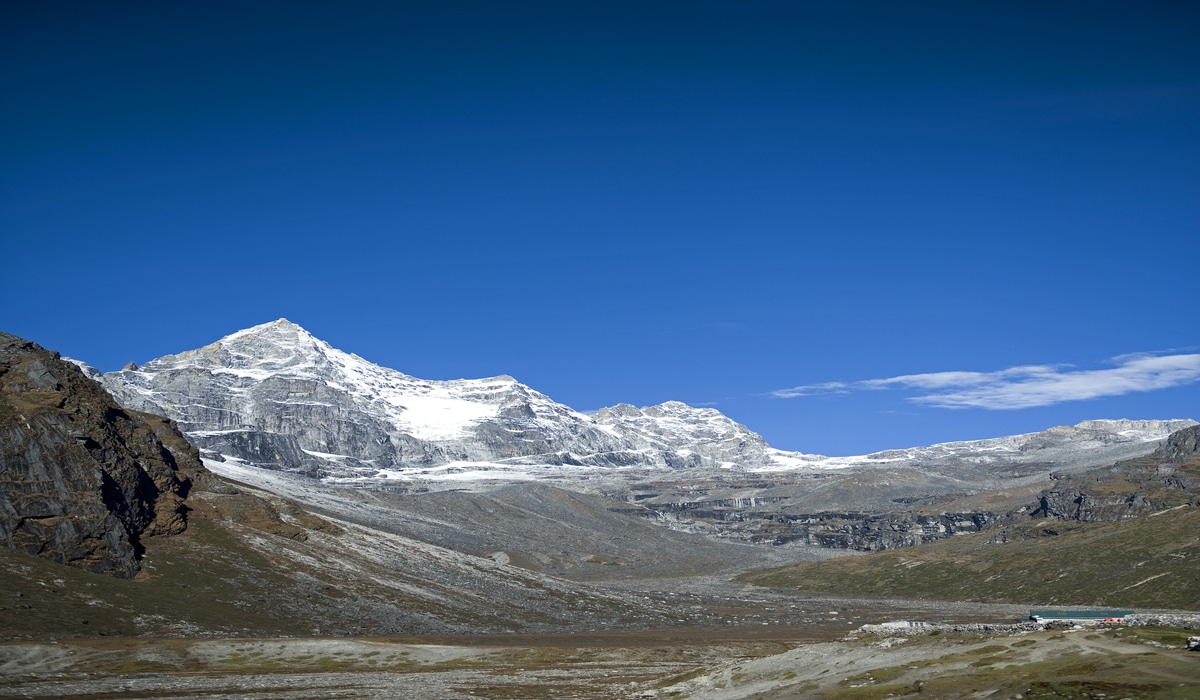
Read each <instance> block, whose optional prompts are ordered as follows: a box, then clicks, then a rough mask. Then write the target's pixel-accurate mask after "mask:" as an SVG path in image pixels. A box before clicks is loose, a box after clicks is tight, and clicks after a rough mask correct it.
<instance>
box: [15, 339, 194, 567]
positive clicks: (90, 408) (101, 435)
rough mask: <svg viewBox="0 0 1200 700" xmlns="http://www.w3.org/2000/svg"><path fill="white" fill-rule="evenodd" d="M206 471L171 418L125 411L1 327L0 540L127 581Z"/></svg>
mask: <svg viewBox="0 0 1200 700" xmlns="http://www.w3.org/2000/svg"><path fill="white" fill-rule="evenodd" d="M212 478H213V477H212V476H211V475H210V474H209V473H208V472H207V470H205V469H204V467H203V466H202V465H201V463H200V460H199V455H198V454H197V452H196V450H195V448H193V447H192V446H191V445H189V444H188V443H187V441H186V440H185V439H184V438H183V436H182V435H180V433H179V431H178V430H177V429H176V428H175V426H174V424H173V423H171V422H170V421H169V420H167V419H164V418H160V417H158V416H152V415H149V414H144V413H139V412H137V411H132V410H126V409H122V408H120V407H119V406H117V404H116V402H115V401H114V400H113V399H112V397H111V396H110V395H109V394H108V393H107V392H106V391H105V390H104V389H103V388H102V387H101V386H100V385H99V384H97V383H96V382H95V381H93V380H91V379H89V378H87V377H86V376H84V374H83V372H82V371H81V370H80V369H79V368H78V367H77V366H75V365H74V364H73V363H71V362H69V361H66V360H63V359H62V358H61V357H60V356H59V355H58V353H55V352H51V351H48V350H45V349H44V348H42V347H40V346H38V345H36V344H35V343H31V342H29V341H26V340H22V339H21V338H18V337H16V336H13V335H9V334H7V333H0V543H3V544H4V545H5V546H7V547H9V548H12V549H17V550H21V551H24V552H28V553H31V554H36V555H38V556H42V557H45V558H47V559H51V560H53V561H56V562H60V563H63V564H69V565H71V566H75V567H78V568H82V569H86V570H89V571H93V572H96V573H102V574H109V575H113V576H119V577H130V576H133V575H134V574H135V573H137V571H138V568H139V561H138V558H139V554H140V548H141V544H140V541H141V539H142V538H143V537H147V536H155V535H171V534H175V533H179V532H182V531H183V530H184V529H185V528H186V527H187V520H186V513H187V509H186V507H185V505H184V499H185V498H186V497H187V494H188V491H189V490H190V489H191V488H193V487H194V486H195V485H197V484H198V483H204V482H206V481H208V480H211V479H212Z"/></svg>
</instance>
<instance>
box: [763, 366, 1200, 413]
mask: <svg viewBox="0 0 1200 700" xmlns="http://www.w3.org/2000/svg"><path fill="white" fill-rule="evenodd" d="M1113 361H1114V362H1116V363H1117V366H1116V367H1112V368H1109V369H1096V370H1071V369H1069V367H1070V366H1069V365H1023V366H1019V367H1009V368H1008V369H1002V370H999V371H996V372H931V373H928V374H906V375H902V376H899V377H890V378H887V379H867V380H863V381H858V382H825V383H822V384H810V385H805V386H797V387H792V388H790V389H780V390H778V391H774V392H771V395H772V396H775V397H777V398H783V399H789V398H797V397H801V396H821V395H829V394H847V393H850V392H852V391H871V390H876V391H878V390H884V389H913V390H917V391H918V392H922V393H920V394H919V395H917V396H911V397H909V398H908V401H910V402H912V403H917V404H922V405H926V406H933V407H936V408H987V409H997V410H1006V409H1018V408H1034V407H1037V406H1050V405H1053V404H1057V403H1063V402H1065V401H1083V400H1086V399H1097V398H1101V397H1105V396H1121V395H1123V394H1130V393H1134V392H1142V391H1156V390H1158V389H1168V388H1171V387H1175V386H1182V385H1184V384H1190V383H1192V382H1196V381H1200V354H1188V355H1146V354H1139V355H1122V356H1121V357H1118V358H1114V359H1113Z"/></svg>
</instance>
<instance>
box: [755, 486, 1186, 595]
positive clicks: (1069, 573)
mask: <svg viewBox="0 0 1200 700" xmlns="http://www.w3.org/2000/svg"><path fill="white" fill-rule="evenodd" d="M1002 532H1004V531H1001V530H988V531H985V532H980V533H974V534H971V535H963V536H959V537H955V538H952V539H949V540H942V541H939V542H932V543H929V544H926V545H921V546H918V547H912V548H906V549H900V550H890V551H884V552H878V553H875V554H870V555H867V556H862V557H849V558H844V559H833V560H828V561H821V562H811V563H805V564H799V565H796V566H791V567H785V568H781V569H773V570H768V571H763V572H757V573H752V574H746V575H744V576H742V577H740V578H739V580H741V581H747V582H751V583H754V584H757V585H760V586H772V587H782V588H794V589H796V590H797V591H800V592H803V593H806V594H808V593H821V594H836V595H857V596H887V597H912V598H929V599H933V600H965V601H988V602H1009V603H1029V604H1057V605H1108V606H1120V607H1130V608H1169V609H1180V610H1197V609H1200V508H1196V507H1187V506H1184V507H1180V508H1176V509H1172V510H1167V511H1160V512H1158V513H1155V514H1152V515H1148V516H1143V517H1140V518H1134V519H1131V520H1126V521H1122V522H1106V523H1079V522H1072V521H1061V520H1050V519H1043V520H1034V521H1030V522H1027V523H1024V524H1021V525H1017V526H1013V527H1012V528H1011V529H1010V530H1009V531H1008V532H1005V533H1004V534H1005V535H1007V536H1008V539H1009V541H1007V542H997V541H996V540H997V539H1000V538H1001V533H1002Z"/></svg>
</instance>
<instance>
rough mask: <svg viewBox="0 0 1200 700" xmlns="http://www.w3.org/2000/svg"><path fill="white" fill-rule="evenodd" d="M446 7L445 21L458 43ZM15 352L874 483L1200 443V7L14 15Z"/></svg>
mask: <svg viewBox="0 0 1200 700" xmlns="http://www.w3.org/2000/svg"><path fill="white" fill-rule="evenodd" d="M435 5H436V8H435V7H434V6H435ZM0 61H2V67H3V74H2V76H0V80H2V84H0V100H2V102H0V236H2V241H0V250H2V251H3V254H2V256H3V257H2V260H3V263H4V265H3V271H4V272H3V275H0V293H2V294H3V298H4V300H5V301H4V304H3V306H2V307H0V329H3V330H5V331H8V332H10V333H15V334H17V335H20V336H22V337H26V338H29V339H31V340H34V341H36V342H38V343H40V344H42V345H44V346H46V347H49V348H52V349H56V350H59V351H61V352H63V353H64V354H66V355H69V356H72V357H75V358H78V359H81V360H84V361H86V362H88V363H90V364H93V365H95V366H97V367H98V368H100V369H102V370H106V371H108V370H113V369H117V368H119V367H120V366H121V365H123V364H124V363H125V362H128V361H130V360H133V361H137V362H144V361H147V360H149V359H152V358H154V357H158V356H161V355H164V354H167V353H172V352H179V351H182V350H186V349H191V348H195V347H199V346H201V345H204V344H207V343H209V342H212V341H214V340H216V339H218V338H219V337H221V336H223V335H226V334H228V333H231V332H233V331H235V330H238V329H241V328H245V327H248V326H251V325H255V324H258V323H263V322H267V321H271V320H274V319H276V318H279V317H286V318H288V319H290V320H292V321H294V322H296V323H299V324H300V325H302V326H304V327H305V328H307V329H308V330H309V331H311V332H312V333H313V334H315V335H317V336H318V337H320V338H323V339H325V340H327V341H329V342H330V343H332V344H333V345H334V346H336V347H339V348H341V349H343V350H347V351H350V352H354V353H357V354H359V355H361V356H363V357H365V358H366V359H368V360H371V361H373V362H377V363H379V364H382V365H385V366H389V367H394V368H396V369H399V370H401V371H403V372H406V373H408V374H413V375H416V376H420V377H425V378H430V379H451V378H458V377H482V376H490V375H495V374H502V373H503V374H511V375H513V376H515V377H516V378H517V379H519V380H521V381H522V382H524V383H526V384H529V385H530V386H532V387H534V388H536V389H538V390H540V391H542V392H544V393H546V394H548V395H550V396H551V397H553V398H554V399H556V400H558V401H560V402H563V403H566V404H568V405H571V406H573V407H575V408H577V409H580V410H593V409H596V408H599V407H601V406H607V405H612V404H615V403H619V402H626V403H632V404H635V405H648V404H654V403H659V402H662V401H666V400H672V399H674V400H681V401H685V402H688V403H690V404H692V405H697V406H714V407H716V408H718V409H720V410H721V411H723V412H725V413H726V414H728V415H729V416H731V417H733V418H734V419H736V420H738V421H740V422H743V423H745V424H747V425H748V426H750V427H751V428H752V429H754V430H756V431H758V432H759V433H761V434H763V435H764V437H766V438H767V440H768V441H769V442H770V443H771V444H773V445H775V446H777V447H781V448H785V449H794V450H802V451H805V452H820V453H825V454H860V453H864V452H869V451H873V450H878V449H883V448H887V447H904V446H911V445H918V444H929V443H933V442H940V441H948V440H958V439H972V438H981V437H991V436H997V435H1005V434H1012V433H1018V432H1028V431H1033V430H1039V429H1042V428H1046V427H1049V426H1053V425H1061V424H1070V423H1075V422H1078V421H1080V420H1085V419H1090V418H1120V417H1129V418H1177V417H1192V418H1197V419H1200V410H1198V408H1200V401H1198V400H1197V399H1198V398H1200V383H1198V380H1200V323H1198V322H1197V301H1198V300H1200V291H1198V290H1200V288H1198V286H1197V281H1196V279H1197V278H1196V272H1195V269H1196V260H1197V259H1198V257H1200V256H1198V254H1200V6H1197V5H1196V4H1194V3H1185V2H1140V3H1104V2H1099V3H1092V4H1090V5H1089V6H1088V9H1087V12H1086V13H1084V12H1081V10H1080V6H1079V5H1078V4H1076V3H1046V2H1038V3H1032V2H1029V3H1023V2H973V3H963V2H937V3H922V2H917V3H896V2H844V3H832V2H829V3H785V2H758V3H755V2H749V3H747V2H738V3H734V2H689V3H645V2H643V3H623V2H605V3H586V2H584V3H562V2H558V3H551V2H546V3H522V2H515V3H455V2H445V3H403V2H401V3H385V2H379V3H367V2H346V3H336V4H334V3H306V2H289V3H261V2H260V3H255V2H239V3H221V2H211V3H165V4H164V3H133V2H130V3H57V2H56V3H45V2H22V1H19V0H18V1H14V2H7V3H3V5H2V6H0Z"/></svg>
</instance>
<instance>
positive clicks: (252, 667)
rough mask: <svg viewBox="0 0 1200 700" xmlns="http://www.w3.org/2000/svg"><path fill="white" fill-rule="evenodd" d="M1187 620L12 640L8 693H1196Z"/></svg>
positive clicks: (256, 696)
mask: <svg viewBox="0 0 1200 700" xmlns="http://www.w3.org/2000/svg"><path fill="white" fill-rule="evenodd" d="M760 628H761V629H760ZM853 629H855V630H857V627H854V628H853ZM1188 634H1189V633H1188V632H1185V631H1182V630H1174V629H1167V628H1151V627H1143V628H1135V627H1129V628H1114V629H1099V628H1084V629H1069V628H1068V629H1049V630H1044V631H1033V632H1028V631H1026V632H1019V633H1013V632H1000V633H992V634H990V635H988V634H955V633H950V632H946V633H936V634H922V635H920V636H916V637H879V636H876V635H871V634H859V633H853V634H847V632H846V630H845V629H844V628H843V627H842V626H840V625H834V624H823V625H814V626H807V627H804V628H798V627H783V626H770V625H768V626H765V627H764V626H761V625H760V626H759V628H752V627H739V628H734V629H728V630H719V629H713V628H706V629H701V630H670V631H646V630H643V631H618V632H602V633H593V634H575V635H570V634H558V635H491V636H487V637H456V638H433V639H365V638H364V639H356V638H345V639H329V638H326V639H294V638H293V639H206V640H197V639H129V638H125V639H90V640H70V641H48V642H36V643H35V642H27V643H9V644H0V697H4V698H10V697H11V698H17V697H21V698H29V697H33V698H51V697H53V698H73V699H75V700H95V699H101V698H143V699H154V698H162V699H167V698H231V699H233V698H237V699H241V698H244V699H246V700H251V699H253V700H298V699H300V698H317V697H321V698H347V699H354V698H410V699H412V698H431V699H432V698H437V699H443V698H445V699H450V700H453V699H456V698H597V699H598V698H721V699H726V700H732V699H735V698H781V697H782V698H833V699H847V700H849V699H852V698H853V699H866V698H884V697H897V698H903V697H910V696H911V697H914V698H915V697H920V698H922V699H923V700H924V699H926V698H963V697H981V698H982V697H995V698H1012V697H1021V696H1023V697H1025V698H1038V697H1111V698H1125V697H1127V698H1195V697H1197V696H1198V694H1200V653H1196V652H1189V651H1185V650H1183V649H1182V644H1183V642H1185V641H1186V637H1187V635H1188ZM1190 634H1195V632H1191V633H1190Z"/></svg>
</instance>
